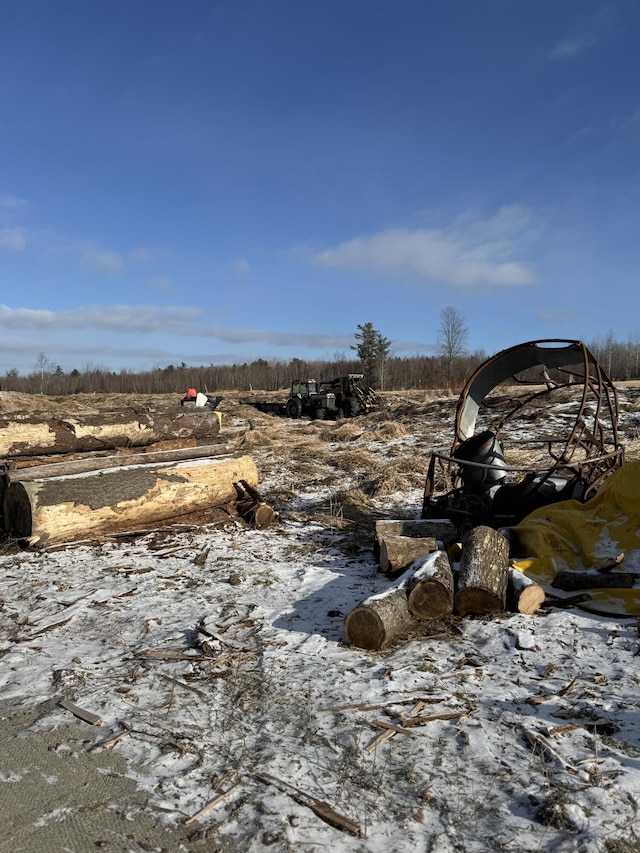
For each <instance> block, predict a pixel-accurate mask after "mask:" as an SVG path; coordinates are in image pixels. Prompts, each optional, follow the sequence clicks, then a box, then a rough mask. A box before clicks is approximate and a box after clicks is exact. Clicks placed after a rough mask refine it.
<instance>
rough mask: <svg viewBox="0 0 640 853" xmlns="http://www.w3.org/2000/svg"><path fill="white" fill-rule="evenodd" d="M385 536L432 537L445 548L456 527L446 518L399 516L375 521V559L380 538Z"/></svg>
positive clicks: (378, 551)
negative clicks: (398, 517)
mask: <svg viewBox="0 0 640 853" xmlns="http://www.w3.org/2000/svg"><path fill="white" fill-rule="evenodd" d="M386 536H412V537H417V538H425V537H426V538H433V539H437V540H438V541H440V542H442V543H443V545H444V547H445V548H448V547H449V545H450V544H451V543H452V542H454V541H455V538H456V527H455V524H454V523H453V522H452V521H450V520H449V519H448V518H400V519H379V520H378V521H376V528H375V536H374V540H373V552H374V555H375V557H376V560H377V559H378V558H379V556H380V540H382V539H384V538H385V537H386Z"/></svg>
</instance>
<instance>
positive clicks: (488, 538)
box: [455, 525, 509, 616]
mask: <svg viewBox="0 0 640 853" xmlns="http://www.w3.org/2000/svg"><path fill="white" fill-rule="evenodd" d="M508 575H509V543H508V542H507V540H506V539H505V537H504V536H502V535H501V534H500V533H498V531H497V530H494V529H493V528H492V527H485V526H484V525H480V526H479V527H474V528H473V529H472V530H469V531H468V532H467V533H465V535H464V536H463V539H462V556H461V559H460V573H459V577H458V590H457V592H456V595H455V611H456V613H457V614H458V615H459V616H466V615H467V614H468V613H499V612H500V611H502V610H504V609H505V604H506V594H507V578H508Z"/></svg>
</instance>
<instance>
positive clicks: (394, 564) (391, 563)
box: [380, 535, 438, 575]
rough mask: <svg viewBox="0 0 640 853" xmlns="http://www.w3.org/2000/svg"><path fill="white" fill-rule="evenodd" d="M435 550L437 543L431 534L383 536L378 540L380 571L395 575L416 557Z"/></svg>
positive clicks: (424, 555)
mask: <svg viewBox="0 0 640 853" xmlns="http://www.w3.org/2000/svg"><path fill="white" fill-rule="evenodd" d="M437 550H438V543H437V542H436V540H435V539H434V538H433V537H431V536H428V537H414V536H396V535H391V536H385V537H384V538H383V539H381V540H380V571H381V572H383V574H385V575H396V574H397V573H398V572H401V571H403V570H404V569H406V568H407V566H409V565H410V564H411V563H413V561H414V560H417V559H418V557H426V556H427V554H430V553H431V552H432V551H437Z"/></svg>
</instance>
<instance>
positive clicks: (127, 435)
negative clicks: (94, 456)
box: [0, 409, 220, 458]
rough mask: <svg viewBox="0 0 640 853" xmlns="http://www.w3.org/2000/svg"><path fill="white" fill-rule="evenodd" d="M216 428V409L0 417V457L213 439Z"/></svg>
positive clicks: (217, 430) (131, 410)
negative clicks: (183, 439) (182, 439)
mask: <svg viewBox="0 0 640 853" xmlns="http://www.w3.org/2000/svg"><path fill="white" fill-rule="evenodd" d="M219 433H220V421H219V419H218V418H217V417H216V413H215V412H210V411H205V410H202V411H195V412H183V411H180V412H177V413H176V414H172V413H169V414H166V413H164V414H163V413H158V412H136V411H135V410H133V409H128V410H125V411H121V412H102V413H100V414H92V415H75V416H74V417H68V418H54V417H37V416H32V415H30V416H28V417H21V416H15V417H13V418H11V419H8V418H6V417H3V418H0V458H2V457H4V458H18V457H22V456H39V455H41V454H46V453H76V452H83V451H89V450H104V449H113V448H117V447H144V446H147V445H149V444H154V443H155V442H158V441H168V440H173V439H180V438H195V439H205V438H206V439H213V438H215V437H216V436H217V435H219Z"/></svg>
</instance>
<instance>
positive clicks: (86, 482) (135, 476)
mask: <svg viewBox="0 0 640 853" xmlns="http://www.w3.org/2000/svg"><path fill="white" fill-rule="evenodd" d="M240 480H244V481H246V482H248V483H250V484H251V485H252V486H254V487H255V486H257V484H258V472H257V468H256V465H255V462H254V461H253V459H252V458H251V457H250V456H218V457H215V458H208V459H198V460H191V461H184V462H166V463H160V464H150V465H134V466H131V467H128V466H126V465H123V466H122V467H121V468H114V469H106V470H102V471H93V472H89V473H86V474H77V475H75V476H63V477H51V478H47V479H40V480H38V479H34V480H28V481H25V482H21V481H19V480H13V481H12V482H10V483H9V485H8V486H7V488H6V489H5V493H4V525H5V530H6V532H7V533H8V534H9V535H10V536H12V537H15V538H19V539H30V540H32V541H33V540H34V539H35V540H36V541H39V542H40V543H44V542H48V543H53V542H69V541H73V540H74V539H82V538H85V537H87V536H88V535H91V536H100V535H104V534H108V533H113V532H118V531H123V530H130V529H131V528H132V527H133V528H137V527H140V526H141V525H145V524H148V523H157V522H158V521H167V520H168V519H171V518H175V517H177V516H181V515H185V514H188V513H194V512H197V511H199V510H200V511H202V510H206V509H210V508H211V507H216V506H224V505H226V504H229V503H235V501H236V497H237V491H236V488H235V486H234V483H236V482H238V481H240Z"/></svg>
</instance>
